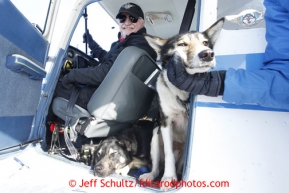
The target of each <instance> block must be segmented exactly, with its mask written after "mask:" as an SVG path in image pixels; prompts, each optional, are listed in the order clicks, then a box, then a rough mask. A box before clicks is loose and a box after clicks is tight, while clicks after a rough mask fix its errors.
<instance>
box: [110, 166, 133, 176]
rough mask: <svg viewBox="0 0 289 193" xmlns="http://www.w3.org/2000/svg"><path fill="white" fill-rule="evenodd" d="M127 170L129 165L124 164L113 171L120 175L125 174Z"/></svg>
mask: <svg viewBox="0 0 289 193" xmlns="http://www.w3.org/2000/svg"><path fill="white" fill-rule="evenodd" d="M129 170H130V168H129V166H125V167H123V168H121V169H117V170H115V172H114V173H116V174H118V175H122V176H127V174H128V172H129Z"/></svg>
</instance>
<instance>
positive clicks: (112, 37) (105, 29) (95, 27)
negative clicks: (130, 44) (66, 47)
mask: <svg viewBox="0 0 289 193" xmlns="http://www.w3.org/2000/svg"><path fill="white" fill-rule="evenodd" d="M87 28H88V30H89V33H90V34H91V35H92V38H93V39H94V40H95V41H96V42H97V43H98V44H99V45H100V46H101V47H102V48H103V49H104V50H107V51H108V50H109V49H110V46H111V43H112V42H114V41H116V40H117V34H118V32H119V28H118V24H117V23H116V22H115V20H114V17H113V18H112V16H110V15H108V14H107V13H106V12H105V11H104V10H103V8H102V7H101V6H100V5H99V3H92V4H90V5H88V6H87ZM84 32H85V19H84V17H82V18H80V20H79V23H78V25H77V27H76V29H75V31H74V34H73V37H72V39H71V42H70V45H71V46H73V47H75V48H78V49H79V50H81V51H83V52H85V43H83V34H84ZM87 50H88V54H90V49H89V48H88V49H87Z"/></svg>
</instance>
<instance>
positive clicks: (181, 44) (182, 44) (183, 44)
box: [178, 43, 188, 47]
mask: <svg viewBox="0 0 289 193" xmlns="http://www.w3.org/2000/svg"><path fill="white" fill-rule="evenodd" d="M187 45H188V44H186V43H180V44H178V46H183V47H185V46H187Z"/></svg>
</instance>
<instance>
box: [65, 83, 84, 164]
mask: <svg viewBox="0 0 289 193" xmlns="http://www.w3.org/2000/svg"><path fill="white" fill-rule="evenodd" d="M79 92H80V88H79V87H78V86H75V87H74V88H73V91H72V93H71V95H70V98H69V101H68V104H67V108H66V112H67V113H68V114H72V110H73V108H74V105H75V102H76V100H77V98H78V95H79ZM70 120H71V116H66V117H65V124H64V139H65V143H66V146H67V148H68V150H69V152H70V155H71V157H72V159H74V160H77V159H78V152H77V150H76V148H75V147H74V145H73V143H72V142H71V141H75V140H76V138H77V134H76V132H75V131H74V130H73V129H72V128H71V126H70ZM68 127H70V132H69V135H70V138H69V136H68Z"/></svg>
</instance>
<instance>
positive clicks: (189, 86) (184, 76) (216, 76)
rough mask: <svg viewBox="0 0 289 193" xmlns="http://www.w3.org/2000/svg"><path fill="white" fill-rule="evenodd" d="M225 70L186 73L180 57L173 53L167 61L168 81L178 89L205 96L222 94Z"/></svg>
mask: <svg viewBox="0 0 289 193" xmlns="http://www.w3.org/2000/svg"><path fill="white" fill-rule="evenodd" d="M225 74H226V71H224V70H223V71H211V72H207V73H196V74H193V75H191V74H188V73H187V71H186V70H185V67H184V63H183V61H182V58H181V57H180V55H179V54H178V53H175V54H174V55H173V56H172V57H171V58H170V60H169V61H168V63H167V75H168V79H169V81H170V82H171V83H172V84H173V85H174V86H176V87H177V88H178V89H180V90H184V91H186V92H190V93H193V94H196V95H197V94H201V95H206V96H218V95H223V92H224V79H225Z"/></svg>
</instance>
